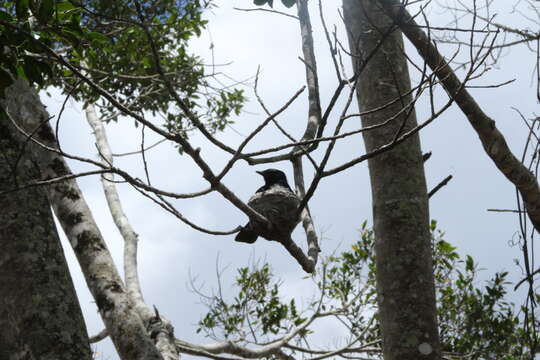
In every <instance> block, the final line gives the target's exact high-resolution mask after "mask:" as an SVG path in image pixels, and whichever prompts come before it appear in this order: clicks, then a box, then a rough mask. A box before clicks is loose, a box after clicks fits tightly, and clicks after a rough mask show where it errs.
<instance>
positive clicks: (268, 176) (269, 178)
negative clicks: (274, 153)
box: [257, 169, 289, 187]
mask: <svg viewBox="0 0 540 360" xmlns="http://www.w3.org/2000/svg"><path fill="white" fill-rule="evenodd" d="M257 174H259V175H261V176H262V177H263V178H264V182H265V185H266V186H271V185H274V184H281V185H283V186H286V187H289V184H288V183H287V177H286V176H285V173H284V172H283V171H281V170H278V169H266V170H263V171H257Z"/></svg>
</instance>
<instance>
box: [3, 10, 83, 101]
mask: <svg viewBox="0 0 540 360" xmlns="http://www.w3.org/2000/svg"><path fill="white" fill-rule="evenodd" d="M81 10H82V9H81V8H79V7H76V6H75V5H74V4H73V3H71V2H69V1H53V0H42V1H37V0H34V1H30V0H15V1H4V2H2V3H1V4H0V44H2V46H3V49H2V51H1V52H0V79H1V81H0V92H1V93H2V94H3V91H4V89H5V88H6V87H7V86H9V85H10V84H11V83H12V79H13V78H17V77H23V78H26V79H27V80H29V82H30V83H35V84H37V85H39V86H43V85H44V84H45V82H46V80H49V81H50V80H51V79H52V77H53V74H52V66H51V63H50V61H49V60H48V59H47V56H46V55H45V54H44V46H47V47H51V48H54V47H59V44H64V45H67V46H70V47H72V48H73V49H74V51H80V50H81V49H83V47H84V46H88V45H89V44H90V43H91V42H92V35H91V32H89V31H84V30H83V28H81V26H80V15H81ZM39 54H41V56H40V55H39Z"/></svg>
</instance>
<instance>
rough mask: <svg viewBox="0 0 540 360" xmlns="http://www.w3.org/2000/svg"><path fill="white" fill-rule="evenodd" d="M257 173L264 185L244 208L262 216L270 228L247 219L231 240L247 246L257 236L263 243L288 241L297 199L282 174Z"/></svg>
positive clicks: (270, 172)
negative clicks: (247, 207) (245, 223)
mask: <svg viewBox="0 0 540 360" xmlns="http://www.w3.org/2000/svg"><path fill="white" fill-rule="evenodd" d="M257 173H258V174H260V175H262V177H263V178H264V186H262V187H260V188H259V190H257V192H255V195H253V196H252V197H251V198H250V199H249V201H248V205H249V206H250V207H251V208H252V209H253V210H255V211H257V212H258V213H259V214H261V215H262V216H264V217H265V218H266V219H267V220H268V221H269V222H270V224H271V227H270V228H268V227H267V226H265V224H261V223H257V222H256V221H253V220H251V221H250V222H249V223H248V224H247V225H246V226H244V227H243V228H242V230H240V232H239V233H238V234H237V235H236V238H235V239H234V240H236V241H240V242H245V243H249V244H251V243H254V242H255V241H256V240H257V237H259V236H261V237H263V238H265V239H266V240H276V241H280V240H283V239H289V238H290V236H291V233H292V231H293V230H294V228H295V227H296V225H297V224H298V222H299V221H300V216H299V214H298V211H297V209H298V205H299V204H300V199H298V197H297V196H296V194H295V193H294V191H292V190H291V187H290V186H289V184H288V183H287V177H286V176H285V174H284V173H283V171H281V170H277V169H267V170H264V171H257Z"/></svg>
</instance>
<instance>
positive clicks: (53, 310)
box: [0, 113, 92, 360]
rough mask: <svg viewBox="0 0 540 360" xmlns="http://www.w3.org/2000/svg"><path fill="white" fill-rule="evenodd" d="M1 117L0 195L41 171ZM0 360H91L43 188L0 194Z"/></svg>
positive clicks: (12, 129) (79, 310)
mask: <svg viewBox="0 0 540 360" xmlns="http://www.w3.org/2000/svg"><path fill="white" fill-rule="evenodd" d="M13 131H14V128H13V126H12V125H11V124H10V123H9V120H7V118H6V116H5V114H4V113H0V192H3V191H7V190H10V189H13V188H16V187H17V186H21V185H23V184H27V183H28V182H30V181H32V179H35V178H36V176H37V170H36V167H35V166H34V164H33V162H32V159H31V157H30V156H29V151H28V146H26V147H25V146H24V145H23V144H22V143H21V142H20V141H18V140H17V139H16V137H15V136H13ZM0 249H1V250H0V359H10V360H16V359H17V360H18V359H36V360H62V359H70V360H71V359H82V360H85V359H88V360H89V359H92V353H91V350H90V345H89V343H88V335H87V333H86V327H85V323H84V320H83V317H82V313H81V309H80V307H79V302H78V300H77V295H76V293H75V289H74V287H73V282H72V280H71V276H70V274H69V270H68V267H67V263H66V259H65V257H64V253H63V251H62V247H61V245H60V239H59V238H58V234H57V232H56V227H55V224H54V221H53V217H52V213H51V209H50V205H49V202H48V200H47V197H46V194H45V192H44V189H43V188H29V189H26V190H23V191H17V192H10V193H8V194H3V195H0Z"/></svg>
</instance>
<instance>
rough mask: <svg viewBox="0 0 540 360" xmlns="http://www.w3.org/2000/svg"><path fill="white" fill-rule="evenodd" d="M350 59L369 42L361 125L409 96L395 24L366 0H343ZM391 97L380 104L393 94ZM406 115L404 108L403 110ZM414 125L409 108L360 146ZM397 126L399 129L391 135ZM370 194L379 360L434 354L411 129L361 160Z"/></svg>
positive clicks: (358, 60) (423, 215) (423, 193)
mask: <svg viewBox="0 0 540 360" xmlns="http://www.w3.org/2000/svg"><path fill="white" fill-rule="evenodd" d="M343 14H344V17H345V24H346V27H347V33H348V36H349V45H350V48H351V52H352V53H353V54H355V58H354V65H355V68H356V69H359V68H360V65H361V64H362V61H363V59H367V58H368V57H370V55H371V54H370V53H371V52H372V51H373V50H374V49H376V48H377V46H378V44H379V43H380V41H381V39H383V38H384V42H383V43H382V45H381V46H380V47H379V48H378V49H376V50H375V54H374V56H372V57H371V58H370V59H369V62H368V64H367V66H366V67H365V68H364V69H363V71H362V72H361V73H360V77H359V81H358V88H357V99H358V103H359V106H360V109H361V111H365V110H369V109H374V108H378V107H383V109H382V110H380V111H377V112H374V113H371V114H369V115H366V116H363V117H362V125H363V126H372V125H375V124H379V123H382V122H384V121H385V120H386V119H388V118H390V117H392V116H393V115H395V114H396V113H397V112H399V111H400V110H402V109H403V107H405V106H407V104H409V103H410V102H411V96H402V94H406V93H407V92H408V91H409V90H410V86H411V85H410V79H409V73H408V69H407V60H406V58H405V56H404V55H403V53H402V51H403V40H402V35H401V33H400V32H399V31H397V30H396V31H393V32H392V33H390V34H389V35H386V36H385V35H384V34H387V30H388V28H389V27H390V26H392V22H391V21H390V20H389V18H388V17H386V16H385V15H384V14H383V13H382V11H380V10H379V9H378V7H377V2H375V1H372V0H343ZM396 99H398V100H397V101H395V102H394V103H393V104H392V105H390V106H386V107H384V105H385V104H388V103H390V102H391V101H393V100H396ZM407 115H408V116H407ZM416 125H417V122H416V115H415V112H414V111H405V112H404V114H402V115H400V116H399V117H397V118H396V119H395V120H394V121H392V122H391V123H390V124H388V125H386V126H383V127H381V128H378V129H376V130H372V131H368V132H364V133H363V134H364V141H365V146H366V151H368V152H369V151H373V150H375V149H377V148H378V147H380V146H382V145H385V144H388V143H391V142H392V140H393V139H394V138H395V137H396V136H399V135H402V134H403V133H404V132H406V131H408V130H410V129H412V128H414V127H415V126H416ZM396 134H398V135H396ZM368 165H369V173H370V179H371V192H372V197H373V218H374V230H375V239H376V242H375V251H376V264H377V291H378V302H379V319H380V325H381V332H382V336H383V354H384V358H385V360H409V359H410V360H412V359H414V360H417V359H440V345H439V336H438V329H437V313H436V307H435V288H434V281H433V265H432V258H431V241H430V232H429V208H428V197H427V189H426V181H425V176H424V168H423V161H422V152H421V149H420V139H419V137H418V136H414V137H412V138H409V139H408V140H407V141H405V142H403V143H401V144H400V145H398V146H396V147H395V148H394V149H392V150H390V151H387V152H385V153H383V154H381V155H379V156H376V157H374V158H372V159H369V161H368Z"/></svg>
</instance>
